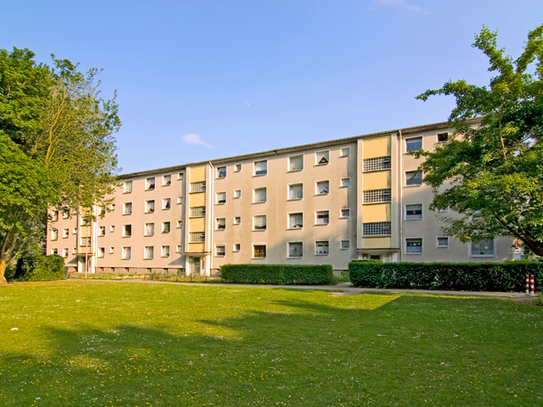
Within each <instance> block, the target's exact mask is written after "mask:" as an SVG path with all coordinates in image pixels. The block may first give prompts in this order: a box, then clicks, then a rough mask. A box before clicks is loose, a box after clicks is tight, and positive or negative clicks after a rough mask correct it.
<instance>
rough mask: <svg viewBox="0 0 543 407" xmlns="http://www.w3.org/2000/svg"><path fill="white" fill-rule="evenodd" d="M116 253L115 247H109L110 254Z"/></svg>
mask: <svg viewBox="0 0 543 407" xmlns="http://www.w3.org/2000/svg"><path fill="white" fill-rule="evenodd" d="M114 253H115V247H114V246H109V254H114Z"/></svg>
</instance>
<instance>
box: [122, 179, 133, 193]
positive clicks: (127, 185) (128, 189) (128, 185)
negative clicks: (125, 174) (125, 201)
mask: <svg viewBox="0 0 543 407" xmlns="http://www.w3.org/2000/svg"><path fill="white" fill-rule="evenodd" d="M132 188H133V184H132V181H124V182H123V194H130V193H132Z"/></svg>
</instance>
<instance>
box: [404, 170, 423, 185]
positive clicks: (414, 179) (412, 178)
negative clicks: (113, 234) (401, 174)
mask: <svg viewBox="0 0 543 407" xmlns="http://www.w3.org/2000/svg"><path fill="white" fill-rule="evenodd" d="M405 185H408V186H409V185H422V172H419V171H406V173H405Z"/></svg>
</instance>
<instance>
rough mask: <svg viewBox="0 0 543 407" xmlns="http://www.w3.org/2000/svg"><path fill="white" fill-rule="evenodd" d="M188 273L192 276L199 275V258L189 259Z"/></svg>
mask: <svg viewBox="0 0 543 407" xmlns="http://www.w3.org/2000/svg"><path fill="white" fill-rule="evenodd" d="M189 268H190V269H189V273H190V274H192V275H193V276H194V275H196V276H199V275H200V258H199V257H189Z"/></svg>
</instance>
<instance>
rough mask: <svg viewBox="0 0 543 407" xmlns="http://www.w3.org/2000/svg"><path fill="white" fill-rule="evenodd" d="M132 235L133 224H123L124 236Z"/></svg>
mask: <svg viewBox="0 0 543 407" xmlns="http://www.w3.org/2000/svg"><path fill="white" fill-rule="evenodd" d="M130 236H132V225H123V237H130Z"/></svg>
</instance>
